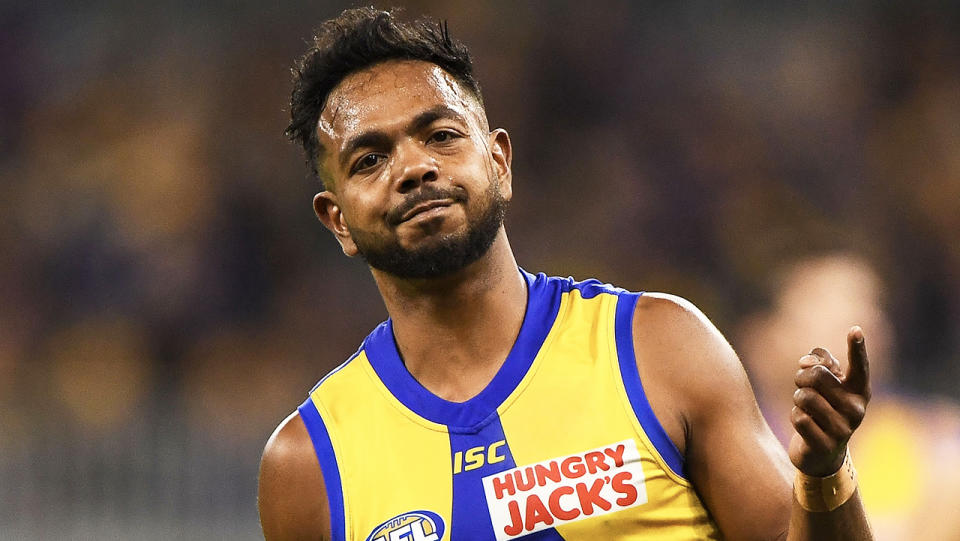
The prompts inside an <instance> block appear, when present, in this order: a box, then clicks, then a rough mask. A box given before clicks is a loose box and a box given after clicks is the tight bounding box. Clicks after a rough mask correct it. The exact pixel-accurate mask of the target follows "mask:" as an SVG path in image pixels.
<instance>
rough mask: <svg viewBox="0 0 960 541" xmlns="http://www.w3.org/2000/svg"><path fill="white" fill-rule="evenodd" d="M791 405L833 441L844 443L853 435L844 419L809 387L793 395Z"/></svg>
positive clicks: (821, 396) (798, 390)
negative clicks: (805, 415) (808, 417)
mask: <svg viewBox="0 0 960 541" xmlns="http://www.w3.org/2000/svg"><path fill="white" fill-rule="evenodd" d="M793 403H794V404H795V405H796V406H797V407H798V408H800V409H801V410H803V411H804V413H806V414H807V415H809V416H810V417H811V418H812V419H813V421H814V422H815V423H816V424H817V426H819V427H820V429H821V430H823V432H824V433H825V434H826V435H827V436H829V437H830V438H831V439H832V440H833V441H836V442H846V441H847V440H849V439H850V436H851V435H852V434H853V429H852V428H850V423H849V421H848V420H847V418H846V417H844V416H843V415H842V414H841V413H840V412H838V411H837V410H836V409H835V408H834V407H833V406H832V405H831V404H830V403H829V402H828V401H827V399H826V398H824V396H823V395H821V394H820V393H818V392H817V391H815V390H813V389H812V388H810V387H802V388H800V389H797V390H796V392H794V393H793Z"/></svg>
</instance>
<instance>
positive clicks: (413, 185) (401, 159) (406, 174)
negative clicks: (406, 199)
mask: <svg viewBox="0 0 960 541" xmlns="http://www.w3.org/2000/svg"><path fill="white" fill-rule="evenodd" d="M395 152H396V154H395V157H394V159H395V161H396V165H395V168H396V170H397V173H396V176H395V177H394V178H395V179H396V181H395V183H396V189H397V191H398V192H400V193H407V192H410V191H412V190H415V189H417V188H419V187H420V185H421V184H423V183H424V182H433V181H435V180H437V179H438V178H440V165H439V164H438V163H437V160H436V159H435V158H434V157H433V156H431V155H430V154H429V153H427V152H426V150H425V149H423V148H422V147H420V145H419V144H418V143H417V142H416V141H409V142H407V143H406V144H402V145H398V147H397V149H396V151H395Z"/></svg>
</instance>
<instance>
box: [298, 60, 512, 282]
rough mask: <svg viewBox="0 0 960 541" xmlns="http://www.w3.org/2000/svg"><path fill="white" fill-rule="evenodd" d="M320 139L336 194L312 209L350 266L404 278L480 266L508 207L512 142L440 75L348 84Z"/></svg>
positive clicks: (326, 114)
mask: <svg viewBox="0 0 960 541" xmlns="http://www.w3.org/2000/svg"><path fill="white" fill-rule="evenodd" d="M317 133H318V137H319V140H320V144H321V146H322V148H324V149H325V152H324V153H323V155H322V156H321V157H320V165H321V173H322V174H323V175H324V177H325V179H326V181H327V184H328V186H329V187H330V189H329V190H328V191H326V192H322V193H320V194H317V196H316V197H315V199H314V208H315V209H316V212H317V215H318V216H319V217H320V219H321V220H322V221H323V222H324V225H326V226H327V227H328V228H329V229H330V230H331V231H333V233H334V234H335V235H336V237H337V239H338V240H339V241H340V244H341V246H342V247H343V251H344V253H346V254H347V255H349V256H354V255H357V254H360V255H361V256H363V257H364V259H366V261H367V263H369V264H370V266H372V267H374V268H376V269H380V270H382V271H385V272H388V273H390V274H393V275H395V276H398V277H402V278H433V277H438V276H442V275H445V274H448V273H451V272H454V271H457V270H460V269H461V268H463V267H465V266H466V265H469V264H470V263H472V262H473V261H475V260H477V259H479V258H480V257H481V256H482V255H483V254H484V253H485V252H486V251H487V249H488V248H489V247H490V245H491V244H492V243H493V241H494V239H495V237H496V235H497V234H498V232H499V231H500V229H501V226H502V221H503V212H504V209H505V206H506V203H507V201H509V199H510V197H511V194H512V192H511V186H510V181H511V177H510V151H511V150H510V140H509V137H508V136H507V134H506V132H504V131H503V130H495V131H493V132H490V133H488V131H487V127H486V120H485V116H484V112H483V108H482V106H481V105H480V104H479V103H478V101H477V99H476V98H474V97H473V96H472V95H471V94H470V93H469V92H467V91H466V90H465V89H464V88H463V87H461V85H460V84H459V83H457V82H456V80H454V79H453V78H452V77H451V76H450V75H449V74H448V73H446V72H445V71H444V70H443V69H441V68H440V67H438V66H436V65H434V64H430V63H427V62H420V61H407V60H396V61H388V62H384V63H381V64H377V65H375V66H373V67H370V68H367V69H365V70H361V71H359V72H357V73H354V74H351V75H349V76H347V77H346V78H345V79H344V80H343V81H342V82H341V83H340V84H339V85H338V86H337V87H336V88H334V90H333V91H332V92H331V93H330V95H329V97H328V99H327V104H326V106H325V108H324V110H323V113H322V114H321V116H320V120H319V122H318V125H317Z"/></svg>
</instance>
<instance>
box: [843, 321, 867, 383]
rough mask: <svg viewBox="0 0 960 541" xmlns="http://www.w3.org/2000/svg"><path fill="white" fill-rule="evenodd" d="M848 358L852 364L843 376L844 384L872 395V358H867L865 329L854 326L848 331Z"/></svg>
mask: <svg viewBox="0 0 960 541" xmlns="http://www.w3.org/2000/svg"><path fill="white" fill-rule="evenodd" d="M847 359H848V360H849V364H850V366H849V367H848V368H847V375H846V376H845V377H844V378H843V383H844V385H845V386H846V387H847V388H848V389H850V390H851V391H854V392H856V393H858V394H861V395H864V396H866V397H868V398H869V396H870V360H869V359H868V358H867V343H866V340H865V339H864V337H863V329H861V328H860V326H858V325H857V326H854V327H853V328H851V329H850V332H848V333H847Z"/></svg>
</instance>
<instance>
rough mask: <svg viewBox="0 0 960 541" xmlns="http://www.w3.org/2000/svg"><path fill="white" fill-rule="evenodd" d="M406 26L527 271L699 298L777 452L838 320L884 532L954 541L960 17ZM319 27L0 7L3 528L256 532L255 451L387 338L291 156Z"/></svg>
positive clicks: (293, 10) (285, 11) (322, 7)
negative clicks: (450, 70) (437, 41)
mask: <svg viewBox="0 0 960 541" xmlns="http://www.w3.org/2000/svg"><path fill="white" fill-rule="evenodd" d="M81 4H82V6H83V7H80V5H81ZM398 4H400V5H404V6H405V7H406V13H407V15H408V16H410V15H418V14H421V13H428V14H431V15H433V16H435V17H438V18H445V19H448V20H449V24H450V29H451V32H452V34H453V35H454V36H455V37H456V38H459V39H460V40H462V41H464V42H465V43H466V44H467V45H469V46H470V47H471V49H472V52H473V55H474V59H475V63H476V69H477V72H478V75H479V79H480V81H481V84H482V86H483V90H484V93H485V99H486V104H487V111H488V114H489V117H490V120H491V125H492V126H502V127H506V128H507V129H509V130H510V133H511V135H512V138H513V143H514V154H515V160H514V178H515V181H514V187H515V194H514V204H513V207H512V208H511V211H510V213H509V215H508V223H507V227H508V231H509V232H510V235H511V241H512V243H513V245H514V248H515V251H516V253H517V258H518V260H519V261H520V263H521V265H523V266H524V267H525V268H526V269H528V270H531V271H545V272H547V273H550V274H557V275H564V276H565V275H573V276H575V277H577V278H579V279H585V278H589V277H597V278H600V279H601V280H603V281H609V282H613V283H616V284H617V285H620V286H623V287H627V288H630V289H634V290H660V291H668V292H672V293H676V294H679V295H682V296H684V297H687V298H689V299H691V300H692V301H693V302H695V303H696V304H697V305H699V306H700V307H701V308H702V309H703V310H704V311H705V312H706V313H707V314H708V315H709V316H710V317H711V318H712V319H713V320H714V322H715V323H716V324H717V325H718V327H719V328H720V329H721V330H722V331H723V332H724V333H725V334H726V336H727V337H728V339H729V340H730V341H731V342H732V343H733V345H734V347H735V348H736V349H737V350H738V351H739V352H740V353H741V356H742V357H743V360H744V363H745V365H746V366H747V368H748V371H749V373H750V376H751V381H752V382H753V384H754V386H755V388H756V390H757V394H758V399H759V401H760V403H761V405H762V406H763V408H764V412H765V414H766V415H767V417H768V419H769V421H770V424H771V426H772V427H773V428H774V430H775V431H776V432H777V433H778V435H780V436H781V437H783V438H787V437H789V433H788V428H789V427H788V426H787V423H788V421H787V415H788V412H789V401H790V396H791V393H792V378H793V373H794V371H795V368H794V366H795V363H796V360H797V358H799V357H800V356H801V355H802V354H804V353H806V352H807V351H809V349H810V348H811V347H813V346H815V345H818V344H823V345H826V346H827V347H829V348H831V350H832V351H834V352H835V353H837V354H838V357H845V352H844V351H843V350H844V346H843V343H844V342H843V340H844V335H845V332H846V329H847V328H848V327H849V326H850V325H851V324H854V323H860V324H862V325H863V326H864V329H865V331H866V334H867V344H868V347H869V348H870V350H871V354H872V358H873V362H874V366H875V368H876V377H875V387H876V389H877V390H876V398H875V400H874V402H873V403H872V404H871V409H870V411H868V416H867V423H866V424H865V426H864V428H863V430H861V432H860V433H858V435H857V437H858V438H860V439H861V440H862V441H860V442H854V445H853V453H854V458H855V462H856V463H857V464H858V467H859V468H860V470H861V477H862V479H863V485H862V486H863V490H864V498H865V500H866V501H867V504H868V507H869V509H870V512H871V516H872V519H873V522H874V525H875V527H876V528H877V529H878V534H879V535H878V537H879V538H881V539H917V538H921V537H922V538H925V539H950V538H956V539H960V533H958V532H960V525H958V524H957V523H956V522H954V523H953V524H951V523H950V521H951V520H957V518H956V517H955V516H953V515H956V513H955V510H956V509H957V508H958V506H960V503H958V502H960V498H958V497H957V494H956V493H957V492H958V491H960V488H958V487H960V473H958V472H960V464H958V460H960V458H958V457H960V443H958V442H960V422H958V419H960V416H958V414H957V406H956V402H957V400H958V399H960V233H958V232H960V61H958V59H960V8H958V7H957V4H954V5H953V6H952V7H949V6H948V3H947V2H895V1H890V2H852V3H844V5H843V6H840V5H835V4H834V3H824V4H823V5H821V6H819V7H818V6H811V5H805V4H804V3H801V4H797V3H787V2H774V3H760V2H750V3H744V4H743V5H740V6H739V7H734V6H718V5H715V4H714V3H707V2H692V3H686V4H684V5H682V6H681V5H678V3H672V2H657V3H638V2H626V1H624V2H599V3H598V2H590V3H581V2H572V1H567V2H521V3H514V2H474V1H468V0H453V1H448V2H444V3H433V2H425V1H423V2H408V3H405V4H404V3H402V2H399V1H397V2H392V3H389V4H384V5H382V7H389V6H390V5H398ZM344 7H348V5H347V4H343V3H337V2H309V3H307V2H296V3H294V2H282V3H281V2H264V3H257V2H220V1H210V2H202V3H196V2H152V3H151V2H148V3H130V2H117V1H88V2H83V3H77V2H65V1H62V0H60V1H51V2H36V3H29V2H19V3H17V2H14V3H12V4H11V3H9V2H3V3H2V4H0V190H2V192H0V193H2V197H0V224H2V232H0V262H2V265H0V539H4V540H6V539H257V538H259V537H260V530H259V526H258V521H257V513H256V475H257V467H258V462H259V457H260V452H261V450H262V448H263V444H264V443H265V441H266V439H267V437H268V436H269V435H270V433H271V431H272V430H273V428H274V427H275V426H276V425H277V423H278V422H279V421H280V420H281V419H283V418H284V417H285V416H286V415H287V414H288V413H289V412H291V411H293V409H294V408H295V407H296V406H297V405H298V404H299V403H300V402H301V401H302V400H303V399H304V398H305V397H306V393H307V392H308V391H309V389H310V388H311V386H312V385H313V383H314V382H315V381H316V380H318V379H319V378H320V377H322V376H323V375H324V374H325V373H326V372H327V371H328V370H330V369H331V368H332V367H334V366H336V365H337V364H339V363H340V362H342V361H343V360H344V359H345V358H346V357H348V356H349V355H350V354H351V353H352V352H353V351H354V350H355V349H356V347H357V345H358V344H359V342H360V341H361V340H362V339H363V337H364V336H365V335H366V334H367V333H368V332H369V331H370V330H371V329H372V327H373V326H374V325H376V324H377V323H378V322H379V321H381V320H382V319H384V318H385V317H386V313H385V310H384V308H383V305H382V303H381V301H380V299H379V296H378V294H377V291H376V289H375V287H374V284H373V281H372V279H371V278H370V276H369V274H368V272H367V271H366V268H365V267H364V266H363V265H362V263H360V262H358V261H353V260H349V259H347V258H345V257H344V256H343V255H342V253H341V252H340V250H339V248H338V245H337V243H336V242H335V241H334V239H333V238H332V236H330V235H329V234H328V233H327V232H326V230H324V229H323V228H322V226H321V225H320V224H319V223H318V222H317V221H316V219H315V217H314V216H313V212H312V210H311V197H312V196H313V194H314V192H315V191H316V188H317V186H316V184H315V183H314V181H313V180H312V179H311V178H310V177H309V176H308V175H307V170H306V167H305V165H304V162H303V156H302V154H301V152H300V150H299V149H298V148H296V147H295V146H294V145H292V144H289V143H287V142H286V141H285V139H284V137H283V135H282V132H283V130H284V128H285V127H286V123H287V118H288V113H287V103H288V99H289V92H290V74H289V68H290V66H291V65H292V64H293V61H294V59H295V58H296V57H297V56H299V55H300V54H301V53H302V52H303V51H304V50H305V49H306V47H307V44H306V42H307V40H308V39H309V38H310V36H311V34H312V29H313V28H315V27H316V26H317V24H318V23H319V22H320V21H321V20H323V19H325V18H328V17H331V16H334V15H336V14H337V13H339V11H340V10H341V9H343V8H344ZM951 465H955V466H956V467H952V466H951ZM934 496H936V497H935V498H934ZM931 500H935V501H934V502H933V503H931ZM938 502H940V503H942V502H946V505H947V506H946V507H943V509H945V510H946V511H944V512H941V511H939V510H938V509H939V508H938V507H937V505H938ZM925 513H926V514H925ZM918 524H923V525H924V528H932V527H939V528H941V529H942V532H940V533H939V534H933V535H929V534H924V535H918V534H917V533H916V532H918V531H920V530H918V528H919V526H916V525H918ZM923 531H925V532H929V531H930V530H923Z"/></svg>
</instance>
